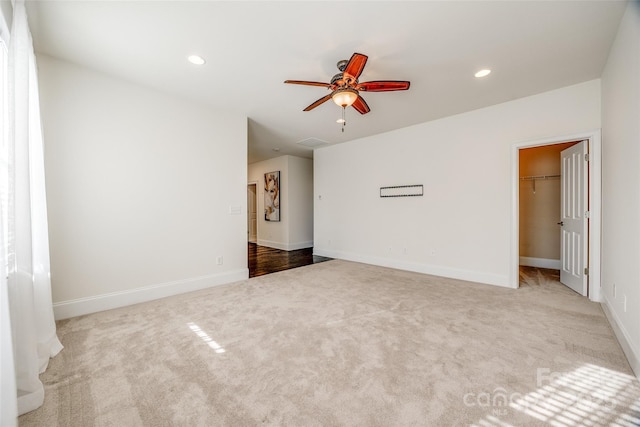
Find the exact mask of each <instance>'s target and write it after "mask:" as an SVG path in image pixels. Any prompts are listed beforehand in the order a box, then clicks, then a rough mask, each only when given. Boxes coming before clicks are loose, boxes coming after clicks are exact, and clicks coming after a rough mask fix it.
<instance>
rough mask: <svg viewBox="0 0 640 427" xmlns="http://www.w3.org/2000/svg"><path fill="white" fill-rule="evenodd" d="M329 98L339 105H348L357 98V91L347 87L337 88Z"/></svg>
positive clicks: (344, 106)
mask: <svg viewBox="0 0 640 427" xmlns="http://www.w3.org/2000/svg"><path fill="white" fill-rule="evenodd" d="M331 99H333V102H335V103H336V105H338V106H339V107H343V108H346V107H350V106H351V105H353V103H354V102H356V99H358V92H356V91H355V90H353V89H349V88H345V89H338V90H336V91H335V93H334V94H333V95H332V96H331Z"/></svg>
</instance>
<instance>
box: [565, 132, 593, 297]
mask: <svg viewBox="0 0 640 427" xmlns="http://www.w3.org/2000/svg"><path fill="white" fill-rule="evenodd" d="M561 159H562V178H561V181H562V191H561V198H562V201H561V208H560V210H561V215H560V216H561V222H560V226H561V227H562V238H561V242H562V243H561V254H560V257H561V264H562V268H561V270H560V282H562V283H563V284H565V285H567V286H568V287H569V288H571V289H573V290H574V291H576V292H577V293H579V294H580V295H585V296H586V295H587V278H588V276H587V275H586V274H585V268H586V267H587V266H588V265H589V263H588V258H587V253H588V245H589V235H588V228H587V226H588V223H587V222H588V213H587V211H588V210H589V202H588V200H589V199H588V196H587V194H588V181H587V180H588V172H589V167H588V161H587V141H582V142H580V143H579V144H576V145H574V146H572V147H570V148H567V149H566V150H564V151H562V153H561Z"/></svg>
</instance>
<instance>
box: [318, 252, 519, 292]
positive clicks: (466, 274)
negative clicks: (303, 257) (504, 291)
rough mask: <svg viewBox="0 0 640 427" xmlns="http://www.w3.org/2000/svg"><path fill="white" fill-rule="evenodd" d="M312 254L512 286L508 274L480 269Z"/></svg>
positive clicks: (329, 253) (336, 254) (338, 253)
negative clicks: (486, 271)
mask: <svg viewBox="0 0 640 427" xmlns="http://www.w3.org/2000/svg"><path fill="white" fill-rule="evenodd" d="M313 254H314V255H320V256H325V257H329V258H336V259H343V260H346V261H354V262H361V263H364V264H372V265H379V266H381V267H389V268H396V269H398V270H406V271H413V272H415V273H423V274H431V275H433V276H440V277H448V278H451V279H459V280H466V281H469V282H476V283H483V284H487V285H494V286H501V287H505V288H513V286H511V284H510V283H509V277H508V276H501V275H499V274H492V273H485V272H482V271H472V270H462V269H458V268H451V267H444V266H439V265H430V264H422V263H417V262H410V261H402V260H398V259H389V258H381V257H375V256H370V255H362V254H355V253H350V252H342V251H333V250H328V249H323V248H314V250H313Z"/></svg>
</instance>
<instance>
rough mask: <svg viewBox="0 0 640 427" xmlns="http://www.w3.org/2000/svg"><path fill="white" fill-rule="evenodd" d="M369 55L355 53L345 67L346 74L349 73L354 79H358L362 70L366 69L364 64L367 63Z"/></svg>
mask: <svg viewBox="0 0 640 427" xmlns="http://www.w3.org/2000/svg"><path fill="white" fill-rule="evenodd" d="M367 59H368V56H367V55H363V54H361V53H354V54H353V55H352V56H351V59H350V60H349V63H348V64H347V66H346V67H345V69H344V73H345V74H349V75H350V76H351V77H353V78H354V79H356V80H357V79H358V77H360V74H362V70H364V66H365V65H366V64H367Z"/></svg>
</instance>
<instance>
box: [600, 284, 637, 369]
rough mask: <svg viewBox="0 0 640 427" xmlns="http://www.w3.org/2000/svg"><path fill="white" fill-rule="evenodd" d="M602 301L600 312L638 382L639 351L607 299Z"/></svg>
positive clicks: (604, 298)
mask: <svg viewBox="0 0 640 427" xmlns="http://www.w3.org/2000/svg"><path fill="white" fill-rule="evenodd" d="M602 299H603V301H602V302H601V303H600V305H601V306H602V311H604V314H605V316H607V320H608V321H609V324H610V325H611V328H612V329H613V332H614V333H615V334H616V338H618V342H619V343H620V347H622V351H624V354H625V356H627V360H628V361H629V365H630V366H631V369H632V370H633V372H634V373H635V374H636V377H637V378H638V380H640V349H638V348H637V347H635V345H634V344H633V342H632V341H631V337H630V336H629V333H628V332H627V330H626V329H625V328H624V326H623V325H622V323H620V319H618V316H617V315H616V314H615V312H614V311H613V310H611V304H610V303H609V300H608V299H607V297H606V296H604V297H603V298H602Z"/></svg>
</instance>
